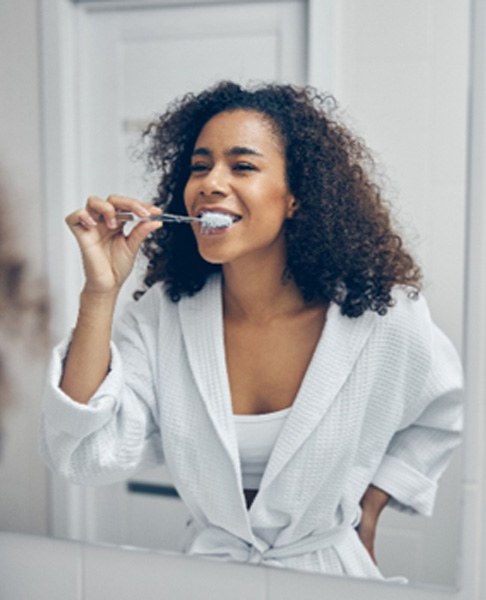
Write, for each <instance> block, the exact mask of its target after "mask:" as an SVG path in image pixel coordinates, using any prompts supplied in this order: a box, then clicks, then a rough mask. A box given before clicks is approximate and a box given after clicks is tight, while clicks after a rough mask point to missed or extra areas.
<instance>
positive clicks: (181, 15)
mask: <svg viewBox="0 0 486 600" xmlns="http://www.w3.org/2000/svg"><path fill="white" fill-rule="evenodd" d="M86 6H89V5H86ZM79 19H80V20H79V23H78V32H79V37H78V40H77V48H78V52H77V55H78V57H79V58H78V59H79V79H78V81H79V88H78V89H79V104H78V110H79V122H80V131H79V134H80V139H81V146H80V163H81V170H80V174H79V178H80V196H79V198H80V199H82V198H83V197H87V196H88V195H91V194H96V195H100V196H102V197H103V196H106V195H108V194H110V193H113V192H115V193H121V194H125V195H133V196H135V197H138V198H142V199H145V200H149V199H150V198H151V197H152V194H153V193H154V191H155V190H154V182H153V181H147V180H146V179H145V178H144V165H143V164H142V163H141V162H140V161H138V162H137V161H135V160H134V158H133V154H134V151H135V152H136V148H137V144H138V142H139V140H140V134H141V131H142V130H143V128H144V127H145V125H146V124H147V123H148V122H149V121H150V120H151V119H152V118H153V117H154V116H155V115H157V114H159V113H160V112H162V111H163V109H164V107H165V106H166V104H167V103H168V102H169V101H170V100H172V99H173V98H174V97H175V96H179V95H182V94H184V93H186V92H189V91H197V90H200V89H203V88H204V87H206V86H207V85H209V84H212V83H214V82H216V81H218V80H221V79H232V80H236V81H239V82H243V83H244V82H248V81H258V80H265V81H268V80H276V81H289V82H293V83H305V82H306V78H307V77H306V56H305V44H306V33H305V30H306V3H305V2H304V1H301V0H291V1H284V2H281V1H280V2H275V1H274V2H258V3H254V2H252V3H247V2H231V3H227V4H226V5H225V4H203V5H199V6H194V5H193V6H183V5H182V6H179V7H176V6H159V7H152V8H147V7H140V8H137V9H126V8H125V9H113V8H112V9H107V8H106V3H104V4H103V8H97V7H96V5H95V4H94V5H93V7H92V8H90V9H89V10H87V9H85V10H84V11H83V12H82V13H80V15H79ZM73 208H74V207H73ZM76 260H77V257H76ZM73 268H74V265H73ZM137 275H140V273H136V274H135V276H134V277H132V281H131V284H130V285H129V286H127V289H126V290H125V292H124V296H123V300H124V301H126V300H127V299H128V297H129V296H130V295H131V291H132V290H133V288H134V287H135V285H136V283H137V281H138V282H139V281H140V279H139V278H138V279H137ZM136 279H137V281H135V280H136ZM80 285H81V282H80ZM78 289H79V286H78ZM75 309H76V307H75V306H73V311H74V310H75ZM172 493H173V488H172V486H171V484H170V479H169V477H168V474H167V473H166V471H165V470H164V469H163V468H160V469H156V470H154V471H153V472H150V473H142V474H140V475H139V476H138V477H137V478H136V479H135V480H133V481H131V482H129V483H128V484H126V483H123V484H119V485H112V486H108V487H103V488H95V489H91V490H89V491H88V492H87V493H86V495H85V496H86V499H85V501H86V508H85V520H86V522H85V532H86V537H87V539H89V540H92V541H104V542H116V543H122V544H130V545H140V546H148V547H155V548H167V549H177V548H179V540H180V539H181V530H182V528H183V527H184V524H185V522H186V520H187V514H186V511H185V509H184V507H183V506H182V503H181V502H180V500H178V499H177V498H174V497H173V496H172V495H171V494H172ZM167 494H169V495H167Z"/></svg>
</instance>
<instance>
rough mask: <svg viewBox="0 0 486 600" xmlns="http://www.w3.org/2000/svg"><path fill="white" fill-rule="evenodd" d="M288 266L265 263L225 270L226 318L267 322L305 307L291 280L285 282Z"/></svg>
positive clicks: (226, 268) (281, 263)
mask: <svg viewBox="0 0 486 600" xmlns="http://www.w3.org/2000/svg"><path fill="white" fill-rule="evenodd" d="M284 268H285V264H284V262H283V261H279V262H278V264H266V263H265V261H259V262H258V263H256V262H252V263H251V264H248V263H247V264H246V265H242V264H239V265H233V264H227V265H224V267H223V278H224V285H223V299H224V310H225V316H227V317H230V318H234V319H251V320H253V321H259V322H265V321H269V320H271V319H273V318H275V317H280V316H283V315H286V314H290V313H295V312H297V311H299V310H301V309H302V308H304V307H305V302H304V300H303V298H302V296H301V294H300V291H299V289H298V287H297V285H296V284H295V282H294V281H293V280H292V279H285V280H284V278H283V272H284Z"/></svg>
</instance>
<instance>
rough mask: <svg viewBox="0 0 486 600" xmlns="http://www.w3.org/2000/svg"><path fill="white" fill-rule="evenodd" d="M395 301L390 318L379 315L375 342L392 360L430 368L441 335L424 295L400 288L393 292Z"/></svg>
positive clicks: (376, 319)
mask: <svg viewBox="0 0 486 600" xmlns="http://www.w3.org/2000/svg"><path fill="white" fill-rule="evenodd" d="M393 300H394V304H393V306H391V307H390V308H389V309H388V312H387V313H386V315H384V316H379V315H375V327H374V336H375V340H378V343H379V345H380V347H382V348H383V349H384V351H385V353H386V354H387V356H388V357H389V358H390V360H396V361H397V362H402V361H405V362H406V363H408V364H414V365H416V366H418V365H420V366H421V367H423V368H427V366H428V365H429V364H430V359H431V352H432V348H433V346H434V343H435V342H434V340H435V339H436V337H437V333H438V331H439V330H438V328H437V327H436V325H435V324H434V322H433V320H432V317H431V314H430V310H429V307H428V304H427V301H426V299H425V297H424V296H423V294H421V293H419V294H417V293H412V292H411V290H410V289H409V288H404V287H398V286H396V287H395V288H394V289H393Z"/></svg>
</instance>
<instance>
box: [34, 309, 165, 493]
mask: <svg viewBox="0 0 486 600" xmlns="http://www.w3.org/2000/svg"><path fill="white" fill-rule="evenodd" d="M140 302H142V301H140ZM152 303H153V299H152ZM143 304H144V307H139V306H137V307H136V308H135V309H132V310H129V311H127V313H126V314H125V315H124V317H123V319H122V320H121V323H120V325H119V327H118V330H119V332H120V333H119V334H118V335H117V336H116V342H112V343H111V364H110V370H109V372H108V374H107V376H106V378H105V380H104V381H103V382H102V384H101V385H100V387H99V388H98V390H97V391H96V392H95V393H94V394H93V396H92V398H90V400H89V402H88V403H87V404H80V403H78V402H75V401H74V400H72V399H71V398H70V397H68V396H67V395H66V394H65V393H64V392H63V391H62V390H61V389H60V387H59V382H60V379H61V375H62V369H63V362H64V359H65V356H66V354H67V350H68V346H69V340H65V341H64V342H62V343H61V344H60V345H59V346H58V347H57V348H55V350H54V352H53V355H52V359H51V363H50V367H49V370H48V378H47V385H46V391H45V395H44V407H43V414H42V425H41V439H40V442H41V453H42V455H43V457H44V460H45V461H46V463H47V465H48V466H49V468H51V469H52V470H53V471H55V472H57V473H59V474H61V475H63V476H65V477H67V478H68V479H69V480H71V481H72V482H74V483H83V484H92V485H96V484H106V483H113V482H116V481H121V480H123V479H126V478H127V477H129V476H130V475H132V474H133V473H134V472H135V471H137V470H140V469H143V468H151V467H153V466H155V465H157V464H160V463H161V462H163V451H162V442H161V437H160V431H159V427H158V418H157V411H158V407H157V400H156V399H157V394H156V390H155V384H154V376H153V359H152V357H151V354H153V348H152V347H151V346H153V341H152V337H153V334H152V332H151V330H153V329H154V325H153V323H141V322H140V319H139V318H138V316H137V315H138V314H139V313H140V312H141V309H142V311H143V309H144V308H145V315H147V314H149V315H150V308H151V306H150V299H148V301H146V302H144V303H143ZM152 308H154V307H152ZM147 332H149V335H147ZM151 336H152V337H151Z"/></svg>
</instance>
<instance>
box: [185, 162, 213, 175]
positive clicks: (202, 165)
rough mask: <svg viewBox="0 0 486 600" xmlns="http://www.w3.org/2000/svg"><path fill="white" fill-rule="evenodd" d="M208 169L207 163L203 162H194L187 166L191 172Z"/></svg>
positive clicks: (200, 171) (201, 171)
mask: <svg viewBox="0 0 486 600" xmlns="http://www.w3.org/2000/svg"><path fill="white" fill-rule="evenodd" d="M208 170H209V165H207V164H205V163H194V164H192V165H191V166H190V167H189V171H190V172H191V173H203V172H204V171H208Z"/></svg>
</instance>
